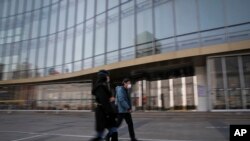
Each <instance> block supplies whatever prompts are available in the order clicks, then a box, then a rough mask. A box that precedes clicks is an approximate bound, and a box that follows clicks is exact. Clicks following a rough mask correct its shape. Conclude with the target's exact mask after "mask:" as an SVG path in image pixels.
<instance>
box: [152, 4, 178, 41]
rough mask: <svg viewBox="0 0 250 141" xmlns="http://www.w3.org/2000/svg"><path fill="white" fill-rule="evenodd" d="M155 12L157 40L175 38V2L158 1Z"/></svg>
mask: <svg viewBox="0 0 250 141" xmlns="http://www.w3.org/2000/svg"><path fill="white" fill-rule="evenodd" d="M154 6H155V8H154V10H155V19H154V20H153V21H154V22H155V38H156V39H163V38H167V37H171V36H174V24H173V23H174V21H173V20H174V17H173V8H172V7H173V1H169V0H160V1H159V0H157V1H155V2H154Z"/></svg>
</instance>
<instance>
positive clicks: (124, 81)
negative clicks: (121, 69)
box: [122, 78, 130, 85]
mask: <svg viewBox="0 0 250 141" xmlns="http://www.w3.org/2000/svg"><path fill="white" fill-rule="evenodd" d="M129 81H130V79H128V78H124V79H123V80H122V85H124V84H125V83H127V82H129Z"/></svg>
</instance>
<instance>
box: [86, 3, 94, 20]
mask: <svg viewBox="0 0 250 141" xmlns="http://www.w3.org/2000/svg"><path fill="white" fill-rule="evenodd" d="M86 1H87V19H89V18H92V17H93V16H94V12H95V11H94V10H95V8H94V7H95V1H94V0H86Z"/></svg>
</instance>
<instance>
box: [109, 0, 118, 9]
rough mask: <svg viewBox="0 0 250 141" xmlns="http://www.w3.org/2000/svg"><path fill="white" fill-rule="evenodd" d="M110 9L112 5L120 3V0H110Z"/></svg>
mask: <svg viewBox="0 0 250 141" xmlns="http://www.w3.org/2000/svg"><path fill="white" fill-rule="evenodd" d="M108 2H109V3H108V5H109V6H108V9H110V8H112V7H115V6H117V5H118V4H119V0H108Z"/></svg>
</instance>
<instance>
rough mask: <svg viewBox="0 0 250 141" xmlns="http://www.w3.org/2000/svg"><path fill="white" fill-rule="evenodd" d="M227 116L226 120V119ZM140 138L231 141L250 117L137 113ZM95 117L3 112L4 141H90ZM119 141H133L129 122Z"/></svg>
mask: <svg viewBox="0 0 250 141" xmlns="http://www.w3.org/2000/svg"><path fill="white" fill-rule="evenodd" d="M223 115H224V116H223ZM133 117H134V126H135V131H136V136H137V138H139V139H140V140H143V141H211V140H212V141H228V140H229V125H230V124H250V116H249V113H243V114H242V113H235V114H234V113H233V114H232V113H216V114H210V113H175V112H173V113H163V114H162V113H158V114H157V113H150V112H148V113H135V114H133ZM94 134H95V131H94V116H93V113H78V114H53V113H34V112H30V113H29V112H28V113H27V112H26V113H12V114H7V113H6V112H5V113H4V112H2V113H1V112H0V141H88V140H89V139H90V138H91V137H92V136H93V135H94ZM119 140H121V141H129V134H128V130H127V126H126V124H125V122H124V123H123V124H122V127H121V128H119Z"/></svg>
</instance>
